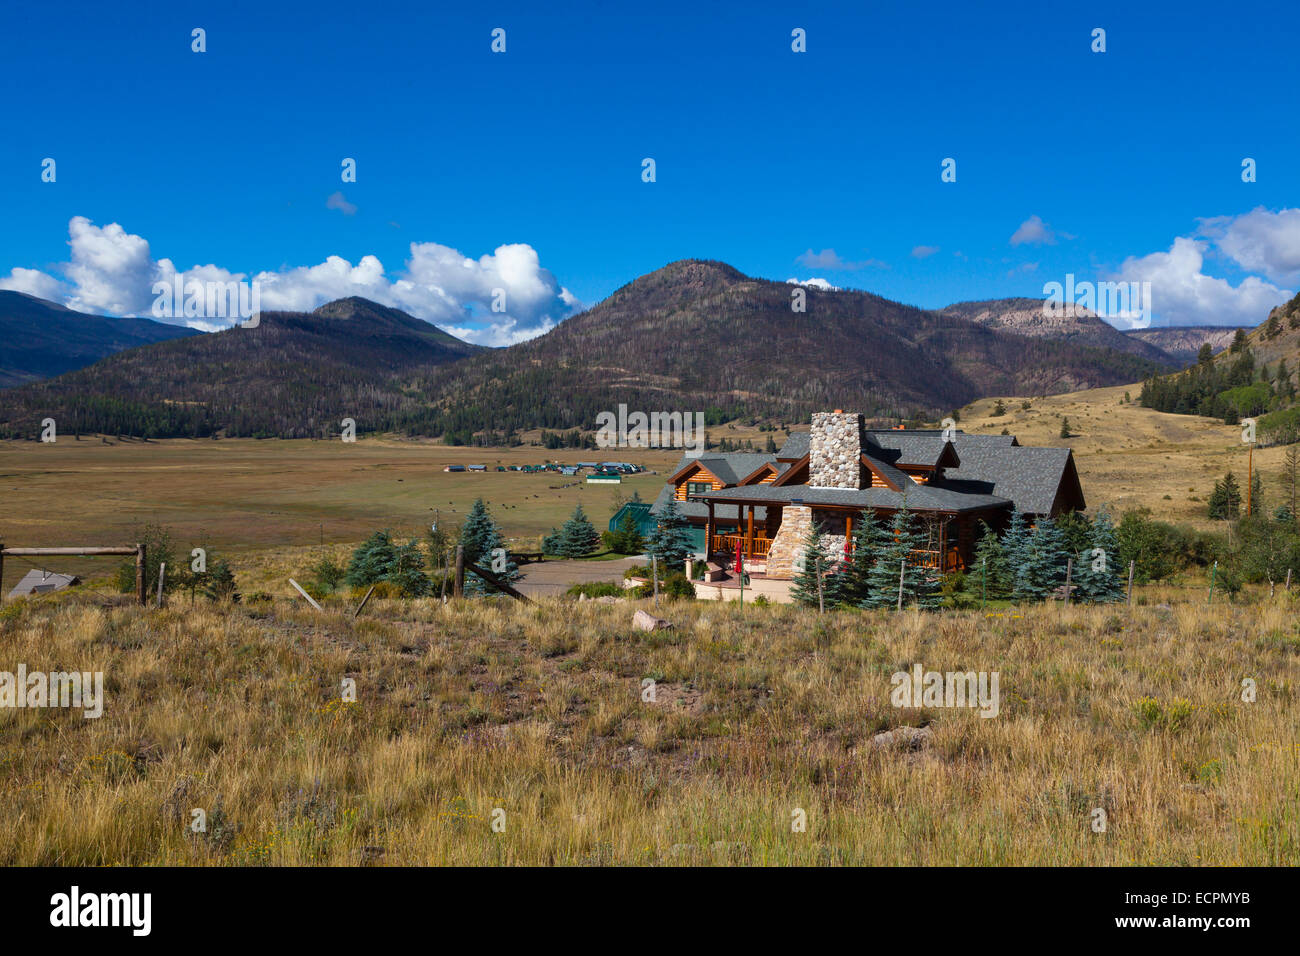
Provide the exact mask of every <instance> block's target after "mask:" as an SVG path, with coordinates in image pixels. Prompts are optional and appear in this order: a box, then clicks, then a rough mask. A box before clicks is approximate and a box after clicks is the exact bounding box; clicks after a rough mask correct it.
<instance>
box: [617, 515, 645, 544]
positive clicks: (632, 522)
mask: <svg viewBox="0 0 1300 956" xmlns="http://www.w3.org/2000/svg"><path fill="white" fill-rule="evenodd" d="M614 550H615V551H617V552H618V553H619V554H640V553H641V552H643V551H644V550H645V539H644V538H642V537H641V531H640V530H639V529H638V528H637V524H636V517H635V516H634V515H633V514H632V512H630V511H628V512H625V513H624V515H623V519H622V520H621V521H620V522H619V523H618V529H617V530H616V531H615V532H614Z"/></svg>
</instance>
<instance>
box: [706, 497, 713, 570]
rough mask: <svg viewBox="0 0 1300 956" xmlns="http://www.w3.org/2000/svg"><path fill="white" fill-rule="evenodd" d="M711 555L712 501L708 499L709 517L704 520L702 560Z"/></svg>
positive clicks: (707, 558)
mask: <svg viewBox="0 0 1300 956" xmlns="http://www.w3.org/2000/svg"><path fill="white" fill-rule="evenodd" d="M711 557H713V501H712V500H710V501H709V517H708V519H707V520H705V522H704V560H705V562H706V563H707V562H708V560H709V559H710V558H711Z"/></svg>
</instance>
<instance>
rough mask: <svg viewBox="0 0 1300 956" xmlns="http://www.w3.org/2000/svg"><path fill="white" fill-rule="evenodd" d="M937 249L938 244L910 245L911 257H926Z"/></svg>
mask: <svg viewBox="0 0 1300 956" xmlns="http://www.w3.org/2000/svg"><path fill="white" fill-rule="evenodd" d="M938 251H939V247H938V246H913V247H912V258H913V259H928V258H929V257H930V256H932V255H934V254H935V253H936V252H938Z"/></svg>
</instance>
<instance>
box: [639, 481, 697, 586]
mask: <svg viewBox="0 0 1300 956" xmlns="http://www.w3.org/2000/svg"><path fill="white" fill-rule="evenodd" d="M694 552H695V545H694V543H693V542H692V540H691V531H690V526H689V525H688V523H687V521H686V518H685V517H683V515H682V513H681V512H680V511H679V510H678V509H677V502H676V501H675V500H674V499H672V498H669V499H668V504H667V506H666V507H665V508H664V510H663V512H662V513H661V514H660V515H659V523H658V525H657V527H656V528H655V530H654V531H653V532H652V533H651V535H650V540H649V541H647V542H646V553H648V554H649V555H650V556H651V557H653V558H655V559H657V560H658V562H659V565H660V567H661V568H662V569H663V570H665V571H673V570H678V569H679V568H681V567H682V566H683V565H685V563H686V559H687V558H688V557H690V556H691V554H693V553H694Z"/></svg>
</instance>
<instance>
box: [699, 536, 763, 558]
mask: <svg viewBox="0 0 1300 956" xmlns="http://www.w3.org/2000/svg"><path fill="white" fill-rule="evenodd" d="M771 547H772V539H771V538H768V537H767V536H765V535H760V534H758V533H757V532H755V533H754V539H753V541H751V542H750V547H749V548H748V549H746V548H745V535H743V534H715V535H714V536H713V538H712V540H711V541H710V542H709V551H710V552H713V553H719V554H720V553H726V554H735V553H736V549H737V548H741V549H743V551H744V555H745V557H746V558H766V557H767V552H768V551H769V550H770V549H771Z"/></svg>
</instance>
